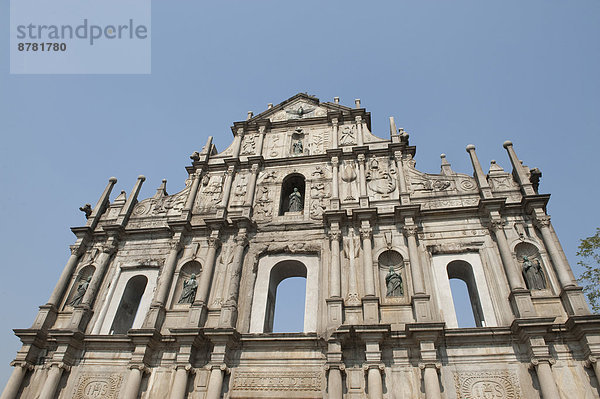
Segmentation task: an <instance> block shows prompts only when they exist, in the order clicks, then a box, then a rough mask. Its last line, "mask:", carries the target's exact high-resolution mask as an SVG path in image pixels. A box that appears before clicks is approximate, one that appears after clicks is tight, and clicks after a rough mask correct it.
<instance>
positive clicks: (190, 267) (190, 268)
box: [171, 260, 202, 308]
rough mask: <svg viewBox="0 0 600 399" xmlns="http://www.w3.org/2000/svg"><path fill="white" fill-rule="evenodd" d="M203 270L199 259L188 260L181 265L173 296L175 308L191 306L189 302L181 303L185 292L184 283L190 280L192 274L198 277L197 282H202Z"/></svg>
mask: <svg viewBox="0 0 600 399" xmlns="http://www.w3.org/2000/svg"><path fill="white" fill-rule="evenodd" d="M201 271H202V265H200V263H199V262H198V261H195V260H192V261H188V262H186V263H184V264H183V266H181V268H180V269H179V271H178V273H177V276H176V279H175V281H176V283H175V290H174V291H173V298H172V299H171V305H172V307H174V308H177V307H186V306H189V305H190V303H189V302H185V303H179V300H180V299H181V293H182V292H183V284H184V283H185V282H186V281H188V280H189V279H190V278H191V276H192V274H193V275H194V276H195V277H196V282H197V283H199V282H200V272H201Z"/></svg>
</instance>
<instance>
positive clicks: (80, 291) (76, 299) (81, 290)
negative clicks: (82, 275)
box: [69, 276, 92, 306]
mask: <svg viewBox="0 0 600 399" xmlns="http://www.w3.org/2000/svg"><path fill="white" fill-rule="evenodd" d="M90 281H92V276H89V277H88V278H86V279H85V280H83V281H81V282H80V283H79V285H78V286H77V292H76V293H75V295H74V296H73V299H71V302H69V305H71V306H75V305H79V304H81V301H83V296H84V295H85V292H86V291H87V289H88V287H89V285H90Z"/></svg>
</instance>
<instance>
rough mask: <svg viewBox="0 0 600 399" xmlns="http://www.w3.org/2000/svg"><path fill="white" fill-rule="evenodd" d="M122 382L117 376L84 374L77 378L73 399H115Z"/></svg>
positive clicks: (121, 378) (119, 376)
mask: <svg viewBox="0 0 600 399" xmlns="http://www.w3.org/2000/svg"><path fill="white" fill-rule="evenodd" d="M122 380H123V377H122V376H121V375H119V374H84V375H82V376H80V377H79V381H78V382H77V386H76V387H75V392H74V394H73V399H96V398H98V399H99V398H102V399H116V398H118V397H119V389H120V388H121V382H122Z"/></svg>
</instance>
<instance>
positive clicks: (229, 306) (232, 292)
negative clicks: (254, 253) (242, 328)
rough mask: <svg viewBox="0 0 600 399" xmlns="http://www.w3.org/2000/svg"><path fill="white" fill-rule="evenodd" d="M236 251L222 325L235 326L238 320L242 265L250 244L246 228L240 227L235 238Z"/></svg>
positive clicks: (223, 308)
mask: <svg viewBox="0 0 600 399" xmlns="http://www.w3.org/2000/svg"><path fill="white" fill-rule="evenodd" d="M234 241H235V252H234V255H233V262H232V263H233V264H232V267H231V279H230V280H229V289H228V291H227V295H228V298H227V300H226V301H225V304H224V305H223V306H222V307H221V315H220V320H219V324H220V325H221V327H229V328H235V323H236V321H237V306H238V298H239V295H240V278H241V277H242V266H243V265H244V251H245V250H246V246H247V245H248V235H247V234H246V228H245V227H243V228H240V231H239V232H238V234H237V235H236V237H235V238H234Z"/></svg>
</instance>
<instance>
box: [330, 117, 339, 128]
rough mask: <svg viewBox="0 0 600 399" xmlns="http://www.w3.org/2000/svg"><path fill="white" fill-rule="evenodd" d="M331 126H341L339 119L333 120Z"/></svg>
mask: <svg viewBox="0 0 600 399" xmlns="http://www.w3.org/2000/svg"><path fill="white" fill-rule="evenodd" d="M331 124H332V125H333V126H337V125H339V121H338V118H331Z"/></svg>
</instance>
